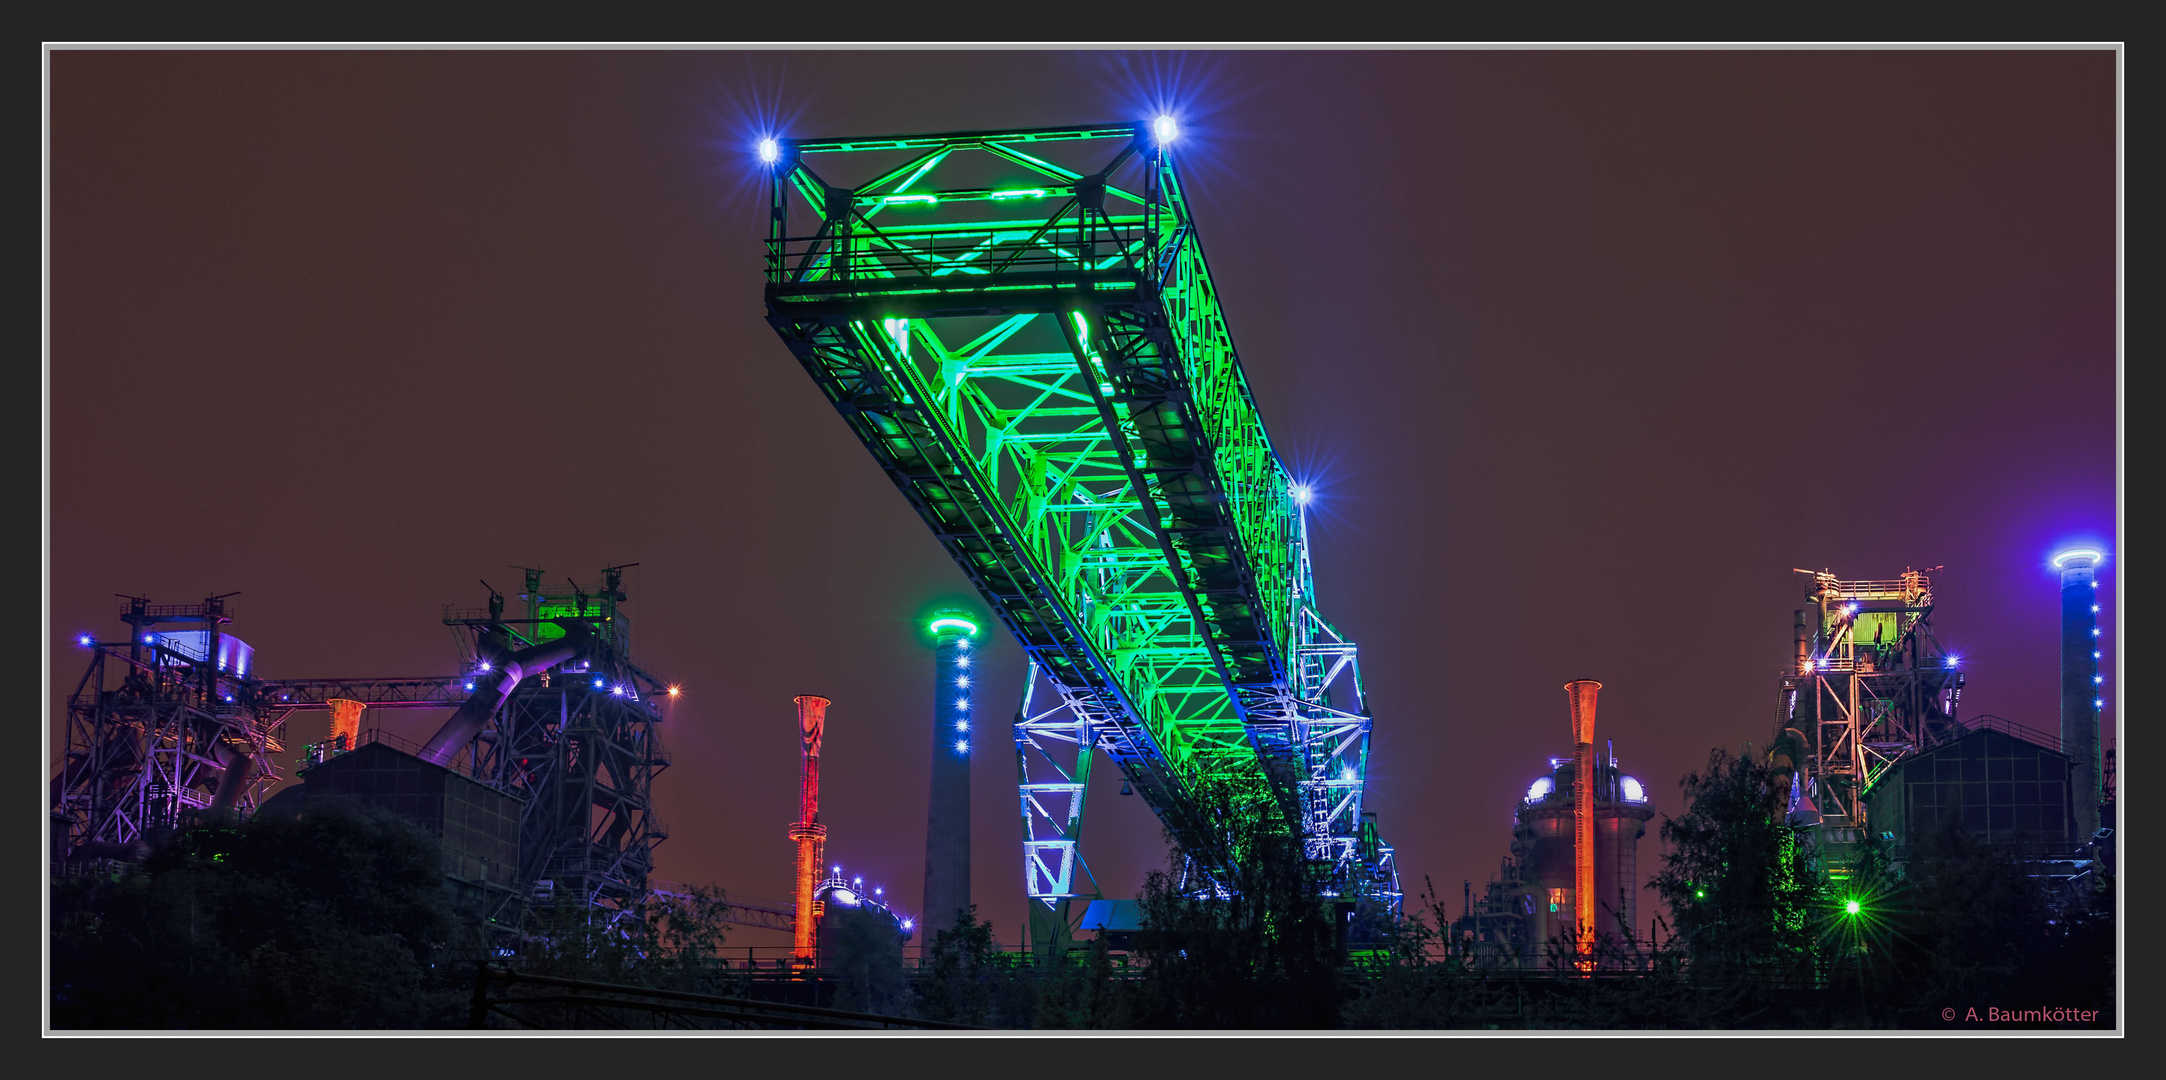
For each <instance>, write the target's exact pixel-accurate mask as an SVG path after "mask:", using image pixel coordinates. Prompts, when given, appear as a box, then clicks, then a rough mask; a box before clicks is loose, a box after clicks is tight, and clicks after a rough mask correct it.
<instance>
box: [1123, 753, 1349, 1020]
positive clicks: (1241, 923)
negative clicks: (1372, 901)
mask: <svg viewBox="0 0 2166 1080" xmlns="http://www.w3.org/2000/svg"><path fill="white" fill-rule="evenodd" d="M1194 790H1195V791H1196V793H1197V804H1198V805H1199V807H1201V809H1202V812H1203V813H1204V814H1205V815H1206V817H1207V820H1209V821H1210V822H1211V825H1212V830H1211V833H1210V835H1209V836H1208V837H1207V838H1206V839H1205V840H1204V841H1202V843H1203V845H1204V846H1205V847H1206V848H1207V850H1204V851H1196V852H1192V851H1189V850H1185V849H1184V848H1183V847H1182V846H1181V844H1180V843H1179V842H1178V841H1177V840H1174V839H1173V838H1172V837H1170V836H1169V837H1168V839H1169V842H1170V843H1171V850H1170V852H1169V855H1170V857H1171V863H1170V867H1169V869H1168V870H1166V871H1153V872H1152V873H1151V874H1149V875H1148V876H1146V877H1145V879H1144V885H1143V895H1142V897H1141V906H1142V908H1143V929H1142V931H1141V932H1140V933H1139V934H1138V945H1139V948H1138V952H1139V953H1140V954H1141V957H1142V960H1143V975H1142V984H1141V985H1140V986H1139V987H1137V988H1136V990H1137V996H1136V999H1135V1001H1134V1003H1133V1010H1134V1021H1135V1023H1136V1024H1137V1026H1139V1027H1148V1028H1213V1029H1224V1028H1329V1027H1335V1026H1337V1023H1338V1016H1339V1008H1340V1005H1341V1003H1342V1000H1343V997H1344V986H1343V983H1342V979H1341V976H1340V972H1339V964H1340V961H1341V951H1342V950H1341V946H1340V934H1339V927H1338V922H1337V919H1336V918H1335V912H1334V909H1333V908H1332V907H1331V906H1329V905H1328V904H1327V902H1326V901H1325V899H1324V897H1323V896H1322V884H1323V883H1322V882H1321V881H1320V880H1319V879H1318V878H1317V877H1316V873H1317V868H1316V867H1315V866H1313V865H1312V864H1311V863H1309V861H1308V860H1307V859H1305V858H1304V857H1303V852H1302V847H1301V838H1300V836H1299V835H1298V834H1297V833H1296V832H1295V831H1294V830H1293V829H1292V828H1291V827H1290V823H1289V822H1288V821H1287V820H1286V819H1285V816H1284V815H1283V814H1282V813H1281V812H1280V810H1279V807H1278V804H1277V803H1276V801H1275V800H1273V799H1272V798H1270V796H1269V795H1268V793H1266V792H1264V791H1262V790H1260V789H1255V790H1252V789H1247V788H1243V787H1241V786H1238V785H1235V784H1232V783H1227V782H1224V781H1212V780H1205V781H1203V782H1201V783H1198V784H1196V785H1195V788H1194ZM1220 860H1224V861H1225V863H1230V866H1231V869H1230V870H1229V871H1228V872H1227V878H1226V880H1224V881H1221V882H1219V883H1218V887H1217V888H1214V887H1212V886H1211V885H1210V884H1209V883H1207V882H1205V881H1203V880H1202V879H1201V877H1200V876H1197V875H1193V874H1190V873H1187V872H1185V871H1184V869H1183V868H1184V867H1189V866H1193V865H1195V864H1196V863H1198V862H1207V861H1208V862H1217V861H1220Z"/></svg>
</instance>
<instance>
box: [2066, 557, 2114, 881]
mask: <svg viewBox="0 0 2166 1080" xmlns="http://www.w3.org/2000/svg"><path fill="white" fill-rule="evenodd" d="M2102 558H2104V556H2103V555H2101V554H2100V553H2099V552H2097V551H2094V550H2091V549H2088V548H2082V549H2078V550H2074V551H2064V552H2062V553H2060V554H2059V555H2055V556H2054V557H2053V568H2054V569H2056V570H2059V571H2060V572H2061V752H2062V753H2064V754H2067V755H2068V760H2069V763H2070V765H2071V766H2072V768H2071V770H2070V773H2069V784H2070V787H2072V788H2073V789H2074V795H2073V797H2074V800H2075V809H2076V837H2077V839H2078V840H2080V841H2084V842H2089V840H2090V839H2091V838H2092V837H2095V836H2096V835H2097V834H2098V830H2099V827H2100V824H2101V821H2100V812H2101V810H2102V808H2103V806H2104V804H2105V802H2106V782H2105V779H2104V772H2105V770H2104V763H2103V762H2102V761H2101V760H2100V755H2099V738H2098V726H2099V724H2098V720H2099V713H2100V712H2102V711H2104V709H2105V707H2106V692H2105V689H2104V687H2105V682H2106V679H2105V676H2103V675H2101V674H2099V670H2098V668H2099V657H2100V654H2101V652H2102V650H2101V648H2100V642H2099V632H2098V609H2099V603H2098V569H2097V568H2098V564H2099V561H2100V560H2101V559H2102Z"/></svg>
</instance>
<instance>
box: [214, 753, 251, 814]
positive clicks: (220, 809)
mask: <svg viewBox="0 0 2166 1080" xmlns="http://www.w3.org/2000/svg"><path fill="white" fill-rule="evenodd" d="M218 757H219V760H221V761H223V762H224V763H225V766H226V771H225V774H224V775H222V776H220V777H219V778H218V791H217V793H216V794H214V795H212V796H211V806H210V810H211V813H212V814H213V815H224V814H227V813H229V812H231V811H232V809H233V804H234V803H236V802H239V801H240V798H241V792H242V790H243V789H245V788H247V787H248V781H249V780H250V779H251V778H253V777H254V775H255V771H256V755H254V754H252V753H250V752H249V751H247V750H246V749H243V748H241V747H238V746H223V747H220V748H219V751H218Z"/></svg>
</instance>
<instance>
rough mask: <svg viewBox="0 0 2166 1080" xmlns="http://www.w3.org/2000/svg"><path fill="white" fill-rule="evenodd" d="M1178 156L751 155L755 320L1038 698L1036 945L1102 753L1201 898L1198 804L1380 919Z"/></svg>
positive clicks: (1166, 137) (1026, 722)
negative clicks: (1259, 833) (1262, 807)
mask: <svg viewBox="0 0 2166 1080" xmlns="http://www.w3.org/2000/svg"><path fill="white" fill-rule="evenodd" d="M1178 136H1179V133H1178V131H1177V130H1176V127H1175V124H1174V122H1173V120H1172V119H1171V118H1168V117H1161V118H1159V119H1158V120H1157V121H1156V122H1154V123H1152V124H1110V125H1102V126H1098V127H1078V128H1045V129H1035V130H1020V131H977V132H963V133H956V134H944V135H908V136H879V137H869V138H854V139H821V140H782V139H769V140H765V141H763V142H762V144H761V148H760V149H761V155H760V156H761V158H762V159H763V161H764V162H765V163H766V166H767V168H768V169H769V171H770V173H771V178H772V183H771V185H770V210H771V214H770V218H769V221H770V228H769V232H768V236H767V249H766V303H767V313H768V321H769V323H770V324H771V325H772V326H774V328H775V330H776V332H777V333H778V334H779V335H780V336H781V338H782V340H783V341H784V343H786V344H787V345H788V346H789V348H790V351H791V352H792V353H793V354H794V355H795V356H796V357H797V358H798V360H799V362H800V363H802V364H803V365H804V368H805V371H806V373H807V374H808V375H810V376H811V377H812V379H813V381H814V383H815V384H817V385H818V386H819V387H820V389H821V391H822V392H823V393H825V394H826V395H827V397H828V400H829V401H830V402H831V403H832V404H833V405H834V406H835V408H836V410H837V412H838V413H840V415H841V416H842V418H843V420H844V422H845V423H846V424H847V425H848V426H849V428H850V430H851V431H852V432H853V433H854V434H856V435H857V437H858V438H859V439H860V441H862V442H863V443H864V445H865V447H866V449H867V450H868V451H870V452H871V453H872V455H873V457H874V459H875V460H876V461H878V462H879V464H880V466H881V468H883V469H884V470H885V471H886V472H887V474H888V476H889V478H890V479H891V480H892V481H893V482H894V484H895V485H896V487H897V488H898V489H899V490H900V491H901V492H902V494H903V496H904V497H905V498H907V499H908V500H909V501H910V503H911V505H912V506H913V507H914V508H915V509H916V510H917V511H918V513H919V515H920V516H921V517H922V518H923V519H924V520H925V522H926V524H927V526H928V527H930V528H931V529H932V531H933V533H934V535H936V536H937V537H939V538H940V540H941V542H942V544H943V545H945V546H946V548H947V550H948V553H949V554H950V555H951V556H952V557H953V558H954V559H955V560H956V562H957V563H958V564H959V565H960V566H961V567H962V568H963V570H964V572H965V573H966V574H967V575H968V576H969V577H970V579H971V581H972V582H973V583H974V584H975V585H976V586H977V588H978V590H979V592H980V594H981V595H982V596H983V598H984V599H985V601H986V602H987V603H988V604H989V605H991V608H992V611H993V613H994V616H995V617H996V618H998V619H999V620H1000V622H1001V623H1002V624H1003V625H1004V626H1005V627H1006V628H1007V629H1008V632H1009V633H1011V634H1013V635H1014V636H1015V639H1016V641H1017V642H1018V644H1020V645H1021V646H1022V649H1023V652H1024V655H1025V656H1026V657H1027V658H1028V661H1029V664H1030V672H1029V678H1028V679H1027V680H1026V681H1027V682H1028V683H1029V684H1031V685H1033V686H1034V685H1035V684H1036V682H1038V681H1043V682H1044V683H1046V684H1047V685H1048V686H1049V687H1050V688H1051V691H1052V695H1053V696H1054V697H1055V698H1056V699H1057V703H1056V704H1054V705H1053V706H1052V707H1051V708H1050V709H1046V710H1045V711H1043V712H1034V711H1033V710H1032V706H1031V704H1030V701H1029V700H1028V699H1027V698H1026V701H1025V704H1024V707H1023V709H1022V713H1021V716H1020V717H1019V719H1018V723H1017V726H1016V729H1015V738H1016V745H1017V749H1018V753H1019V755H1020V757H1021V760H1020V763H1019V765H1020V773H1021V780H1020V792H1019V794H1020V796H1021V800H1020V801H1021V805H1022V812H1023V816H1024V820H1025V825H1026V840H1025V850H1024V852H1023V856H1024V858H1023V862H1024V879H1025V881H1026V883H1027V885H1026V888H1027V891H1028V894H1029V895H1030V896H1031V897H1032V898H1033V899H1035V900H1038V901H1040V902H1041V903H1042V905H1043V906H1044V907H1045V908H1046V911H1047V914H1048V916H1049V917H1052V918H1053V919H1054V921H1057V922H1060V923H1062V924H1064V925H1066V924H1068V923H1069V920H1068V917H1067V911H1066V909H1067V908H1068V907H1069V901H1070V900H1072V899H1074V898H1077V897H1080V896H1087V895H1089V893H1088V892H1086V891H1084V887H1083V885H1082V881H1083V879H1084V878H1087V876H1088V869H1087V867H1084V866H1083V865H1082V863H1081V860H1080V853H1079V851H1078V847H1077V843H1078V838H1079V836H1080V829H1081V824H1082V820H1083V807H1084V793H1085V790H1086V778H1087V769H1088V762H1089V760H1090V757H1091V754H1092V753H1093V752H1094V751H1103V752H1105V753H1106V754H1107V755H1109V756H1110V757H1112V758H1113V760H1114V762H1115V763H1116V764H1117V765H1118V766H1119V767H1120V769H1121V771H1122V774H1123V776H1124V777H1125V779H1126V780H1127V781H1128V783H1129V784H1130V785H1131V786H1132V787H1133V789H1134V790H1135V791H1136V793H1137V794H1139V795H1141V796H1142V798H1143V799H1144V800H1145V801H1146V802H1147V803H1148V804H1149V805H1150V807H1151V808H1152V810H1153V811H1154V812H1156V813H1157V815H1158V817H1159V819H1160V820H1161V821H1162V822H1163V823H1164V824H1165V826H1166V828H1167V829H1168V831H1169V832H1170V833H1172V834H1173V835H1174V836H1175V837H1176V838H1178V839H1179V840H1180V842H1181V843H1182V845H1183V847H1184V849H1185V850H1188V851H1190V852H1194V853H1196V858H1197V864H1196V865H1195V866H1194V867H1193V868H1192V869H1193V870H1194V877H1193V878H1192V880H1191V884H1192V885H1193V886H1194V887H1195V888H1197V889H1198V890H1200V891H1210V890H1214V889H1222V888H1223V884H1222V883H1223V882H1224V881H1225V880H1227V874H1226V871H1227V869H1228V867H1229V866H1230V859H1231V855H1230V853H1229V852H1228V851H1226V850H1225V846H1226V845H1225V842H1224V840H1223V839H1222V837H1223V831H1222V828H1221V826H1220V825H1219V824H1218V823H1215V822H1213V821H1210V820H1208V819H1207V816H1206V815H1205V814H1203V813H1202V811H1201V809H1200V806H1199V803H1198V801H1197V786H1198V785H1199V784H1201V783H1203V782H1205V781H1207V780H1208V781H1212V782H1218V783H1225V784H1229V785H1231V786H1234V787H1237V788H1239V789H1241V790H1245V791H1249V792H1253V793H1255V794H1256V795H1257V796H1258V797H1260V798H1263V799H1267V800H1271V801H1272V802H1274V803H1275V804H1276V810H1277V812H1276V814H1275V816H1276V817H1278V818H1280V819H1282V820H1284V821H1286V822H1288V823H1291V824H1290V827H1291V828H1293V829H1296V830H1297V831H1298V832H1299V834H1300V837H1301V839H1302V842H1303V844H1304V846H1305V848H1306V850H1307V852H1308V854H1309V856H1310V858H1311V859H1312V860H1313V863H1312V865H1313V867H1314V869H1315V872H1316V881H1317V888H1318V889H1319V891H1321V892H1324V893H1327V894H1330V895H1334V896H1339V897H1344V898H1347V899H1348V900H1350V901H1359V902H1365V903H1368V904H1370V905H1372V906H1381V907H1384V908H1389V909H1391V910H1394V911H1395V910H1396V909H1397V907H1398V905H1399V886H1398V881H1397V874H1396V871H1395V870H1394V868H1393V860H1392V852H1391V848H1390V847H1389V846H1388V845H1386V844H1385V843H1383V841H1382V840H1381V838H1380V837H1379V836H1378V834H1377V831H1376V828H1375V825H1374V822H1373V819H1372V818H1371V817H1369V816H1368V815H1367V814H1366V813H1364V811H1363V805H1362V804H1363V800H1364V795H1365V792H1366V783H1367V768H1368V748H1369V736H1370V730H1371V720H1370V711H1369V707H1368V704H1367V702H1366V700H1365V698H1364V697H1363V695H1362V692H1361V687H1360V681H1359V675H1358V663H1357V660H1356V649H1355V646H1354V644H1353V643H1352V642H1351V641H1348V640H1346V639H1345V638H1344V637H1343V636H1342V635H1340V634H1339V633H1338V632H1337V630H1336V629H1335V628H1333V627H1332V625H1331V624H1330V623H1329V622H1328V621H1326V620H1325V619H1324V617H1323V616H1322V614H1321V612H1320V611H1319V610H1318V608H1317V606H1316V603H1315V599H1314V597H1315V589H1314V584H1313V579H1312V576H1311V573H1310V568H1309V558H1308V538H1307V532H1306V527H1305V520H1304V517H1303V506H1304V504H1305V503H1306V501H1307V499H1308V492H1307V489H1306V488H1303V487H1301V486H1300V485H1297V484H1296V483H1295V482H1294V480H1293V478H1292V477H1291V476H1290V475H1289V474H1288V472H1287V470H1286V468H1285V466H1284V465H1283V464H1282V463H1281V462H1280V460H1279V458H1278V455H1277V454H1276V453H1275V452H1274V451H1273V450H1272V447H1271V442H1270V439H1269V437H1268V435H1267V434H1266V433H1265V430H1264V425H1263V421H1262V418H1261V416H1260V415H1259V414H1258V411H1257V408H1256V405H1255V401H1254V397H1253V395H1252V394H1251V393H1250V391H1249V388H1248V384H1247V381H1246V379H1245V378H1244V376H1243V375H1242V371H1241V365H1240V362H1239V360H1238V358H1237V356H1236V353H1235V351H1234V347H1233V342H1232V338H1231V335H1230V334H1229V332H1228V329H1227V322H1226V317H1225V314H1224V312H1223V310H1222V309H1221V307H1220V298H1219V295H1218V292H1217V290H1216V288H1215V286H1214V285H1213V282H1212V279H1211V275H1210V271H1209V269H1208V266H1207V264H1206V262H1205V260H1204V255H1203V249H1202V246H1201V244H1200V242H1199V240H1198V237H1197V227H1196V220H1195V217H1194V215H1193V214H1192V213H1191V211H1190V207H1189V204H1188V201H1187V199H1186V197H1185V195H1184V194H1183V192H1182V188H1181V180H1180V177H1179V175H1178V173H1177V171H1176V170H1175V168H1174V157H1175V155H1174V152H1173V148H1174V146H1175V144H1176V143H1177V140H1178ZM815 162H816V163H817V171H815V167H814V163H815ZM1079 871H1080V873H1079ZM927 917H928V918H931V917H933V916H932V913H931V912H928V914H927Z"/></svg>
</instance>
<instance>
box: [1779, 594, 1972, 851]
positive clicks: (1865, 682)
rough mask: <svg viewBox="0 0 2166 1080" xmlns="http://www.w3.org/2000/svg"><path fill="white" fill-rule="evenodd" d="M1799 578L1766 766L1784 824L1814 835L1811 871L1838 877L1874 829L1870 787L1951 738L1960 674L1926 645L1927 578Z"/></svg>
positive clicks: (1929, 639)
mask: <svg viewBox="0 0 2166 1080" xmlns="http://www.w3.org/2000/svg"><path fill="white" fill-rule="evenodd" d="M1933 569H1939V568H1938V567H1935V568H1933ZM1797 573H1800V574H1805V575H1808V576H1809V578H1810V579H1811V580H1810V583H1809V584H1808V586H1807V591H1806V600H1807V601H1808V602H1809V603H1810V604H1811V606H1810V607H1808V608H1805V609H1802V610H1800V611H1798V612H1797V618H1796V622H1795V626H1794V635H1793V656H1792V662H1791V670H1790V671H1789V672H1788V673H1786V674H1784V675H1783V676H1782V679H1781V691H1780V703H1779V706H1778V710H1777V719H1776V731H1775V740H1774V744H1773V757H1774V759H1775V763H1776V766H1777V768H1778V769H1779V770H1786V771H1789V772H1790V773H1791V775H1792V778H1793V779H1792V782H1791V784H1790V790H1789V793H1788V798H1787V801H1786V804H1785V808H1786V810H1787V811H1788V813H1789V815H1790V820H1792V821H1793V822H1795V823H1798V824H1802V825H1813V824H1817V825H1819V826H1820V828H1819V829H1818V831H1817V838H1816V843H1817V846H1818V852H1819V857H1820V860H1821V865H1822V866H1823V867H1825V868H1826V869H1827V871H1828V873H1829V875H1830V876H1832V877H1835V878H1837V879H1841V878H1845V877H1847V876H1848V875H1849V873H1850V867H1851V865H1852V863H1853V862H1854V860H1855V859H1856V857H1857V851H1858V846H1859V845H1860V844H1862V843H1863V842H1864V841H1865V840H1866V836H1867V833H1866V830H1868V829H1870V828H1871V827H1872V823H1871V822H1870V821H1868V820H1867V814H1866V794H1867V793H1868V792H1869V791H1870V790H1871V789H1872V787H1873V785H1874V784H1875V783H1877V782H1879V781H1880V779H1881V778H1882V777H1883V776H1885V775H1886V774H1887V772H1888V770H1889V768H1890V767H1892V766H1893V765H1894V764H1895V763H1896V762H1898V761H1901V760H1902V759H1903V758H1905V757H1907V756H1909V755H1911V754H1914V753H1917V752H1919V751H1921V750H1925V749H1928V748H1930V747H1933V746H1936V745H1939V744H1940V743H1942V742H1946V741H1947V740H1949V739H1951V738H1954V737H1955V736H1956V735H1958V734H1960V733H1961V729H1960V727H1959V726H1958V725H1957V723H1956V706H1957V703H1958V701H1959V699H1960V698H1961V697H1962V693H1963V672H1962V669H1961V667H1960V666H1959V664H1960V660H1959V658H1958V657H1956V656H1953V655H1951V654H1949V653H1947V652H1946V651H1945V650H1943V649H1942V648H1941V645H1940V642H1939V641H1938V640H1937V639H1936V638H1935V637H1934V636H1933V629H1932V616H1933V588H1932V581H1931V580H1930V579H1929V578H1927V577H1926V572H1924V571H1916V570H1907V569H1906V570H1904V571H1903V573H1902V575H1901V576H1900V577H1897V578H1893V579H1888V580H1881V581H1843V580H1840V579H1838V578H1836V577H1835V575H1834V574H1832V573H1830V572H1828V571H1825V570H1822V571H1819V572H1814V571H1811V570H1799V571H1797Z"/></svg>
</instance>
